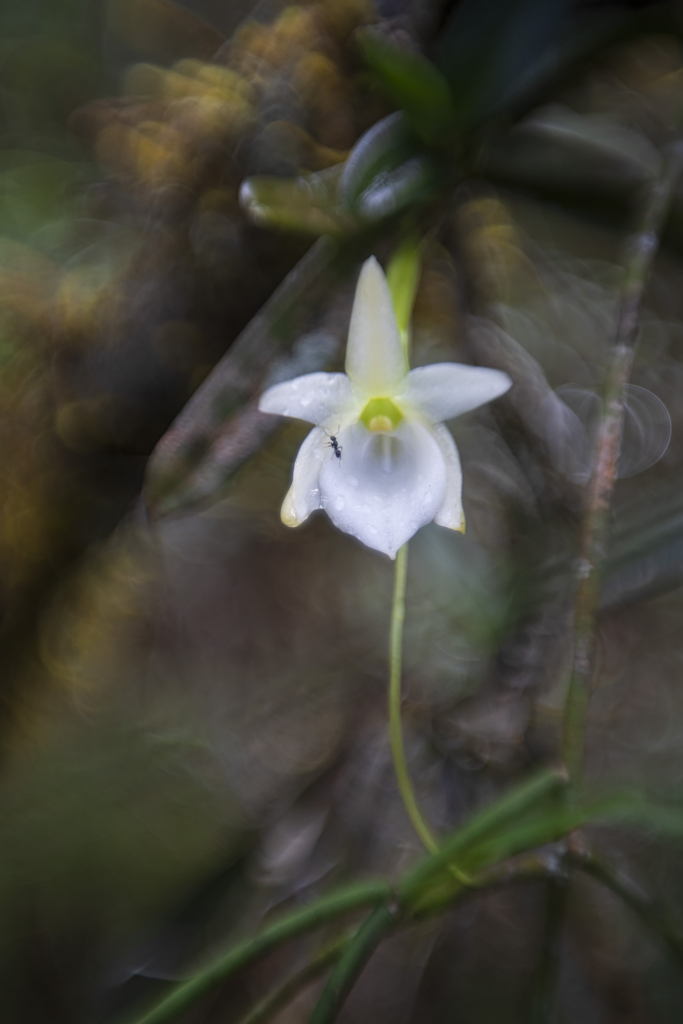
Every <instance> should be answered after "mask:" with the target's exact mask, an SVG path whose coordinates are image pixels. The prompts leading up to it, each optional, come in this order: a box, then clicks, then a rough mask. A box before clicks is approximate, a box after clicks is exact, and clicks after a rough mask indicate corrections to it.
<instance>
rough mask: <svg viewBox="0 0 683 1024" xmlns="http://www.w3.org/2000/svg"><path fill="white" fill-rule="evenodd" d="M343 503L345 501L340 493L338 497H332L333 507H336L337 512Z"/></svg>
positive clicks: (342, 506)
mask: <svg viewBox="0 0 683 1024" xmlns="http://www.w3.org/2000/svg"><path fill="white" fill-rule="evenodd" d="M345 504H346V502H345V501H344V499H343V498H342V496H341V495H340V496H339V497H338V498H335V499H334V507H335V508H336V509H337V511H338V512H341V510H342V509H343V508H344V505H345Z"/></svg>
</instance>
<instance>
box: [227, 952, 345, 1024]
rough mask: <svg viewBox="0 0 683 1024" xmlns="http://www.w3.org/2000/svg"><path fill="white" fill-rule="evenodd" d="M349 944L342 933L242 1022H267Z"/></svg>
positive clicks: (254, 1023) (263, 1023)
mask: <svg viewBox="0 0 683 1024" xmlns="http://www.w3.org/2000/svg"><path fill="white" fill-rule="evenodd" d="M348 944H349V936H348V935H342V937H341V938H337V939H335V940H334V942H332V943H330V944H329V945H328V946H325V947H323V949H322V950H320V952H319V953H318V954H317V955H316V956H314V957H313V959H312V960H309V961H308V963H307V964H304V966H303V967H302V968H301V969H300V970H298V971H297V972H296V973H295V974H292V975H291V976H290V977H289V978H287V979H286V980H285V981H284V982H283V983H282V984H281V985H280V986H279V987H278V988H276V989H275V991H274V992H271V993H269V995H267V996H266V997H265V999H262V1000H261V1001H260V1002H259V1003H257V1004H256V1006H254V1007H253V1009H251V1010H250V1011H249V1013H247V1015H246V1017H243V1018H242V1020H241V1021H240V1024H265V1022H266V1021H269V1020H271V1018H272V1017H274V1016H275V1014H276V1013H278V1012H279V1011H280V1010H281V1009H283V1007H285V1006H287V1004H288V1003H289V1002H291V1000H292V999H293V998H294V997H295V996H296V995H298V993H299V992H300V991H301V989H303V988H304V987H305V986H306V985H308V984H309V983H310V982H311V981H314V979H315V978H317V977H318V975H319V974H322V972H323V971H324V970H325V969H326V968H327V967H329V966H330V964H332V963H334V961H335V960H338V959H339V957H340V956H341V954H342V952H343V951H344V949H345V948H346V947H347V946H348Z"/></svg>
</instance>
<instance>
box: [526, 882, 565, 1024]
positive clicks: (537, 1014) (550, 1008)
mask: <svg viewBox="0 0 683 1024" xmlns="http://www.w3.org/2000/svg"><path fill="white" fill-rule="evenodd" d="M568 893H569V879H567V878H562V877H557V876H555V877H553V876H549V877H548V880H547V883H546V905H545V922H544V927H543V939H542V942H543V945H542V948H541V955H540V959H539V962H538V967H537V969H536V976H535V978H534V982H533V991H532V995H531V1013H530V1016H529V1019H530V1022H531V1024H547V1022H548V1021H552V1020H554V1019H555V1015H556V1010H557V994H558V986H559V978H560V966H561V957H562V935H563V933H564V923H565V917H566V908H567V896H568Z"/></svg>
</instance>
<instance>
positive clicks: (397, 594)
mask: <svg viewBox="0 0 683 1024" xmlns="http://www.w3.org/2000/svg"><path fill="white" fill-rule="evenodd" d="M407 569H408V545H407V544H404V545H403V547H402V548H399V551H398V554H397V555H396V573H395V576H394V599H393V602H392V606H391V631H390V634H389V735H390V739H391V756H392V760H393V762H394V773H395V775H396V781H397V783H398V790H399V793H400V794H401V799H402V800H403V806H404V807H405V809H406V812H407V814H408V817H409V818H410V821H411V823H412V825H413V828H414V829H415V831H416V832H417V834H418V836H419V837H420V839H421V840H422V842H423V843H424V845H425V847H426V848H427V849H428V850H429V852H430V853H435V852H436V850H437V849H438V843H437V842H436V840H435V839H434V836H433V835H432V832H431V829H430V828H429V826H428V825H427V823H426V822H425V820H424V818H423V817H422V814H421V812H420V808H419V807H418V804H417V800H416V799H415V793H414V791H413V785H412V782H411V781H410V775H409V774H408V762H407V761H406V753H405V749H404V746H403V724H402V721H401V666H402V661H403V623H404V621H405V615H406V575H407Z"/></svg>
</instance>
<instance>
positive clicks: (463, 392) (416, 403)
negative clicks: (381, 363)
mask: <svg viewBox="0 0 683 1024" xmlns="http://www.w3.org/2000/svg"><path fill="white" fill-rule="evenodd" d="M511 384H512V381H511V380H510V378H509V377H508V375H507V373H503V372H502V371H501V370H489V369H487V368H485V367H483V366H464V365H463V364H461V363H432V364H431V366H419V367H418V368H417V369H416V370H411V371H410V373H409V374H408V376H407V377H406V379H405V381H404V383H403V384H402V386H401V388H400V390H399V391H398V392H397V393H396V396H395V397H396V400H397V401H398V402H399V403H400V404H403V403H405V404H406V405H407V406H409V407H412V408H413V409H415V410H416V411H418V412H420V413H422V414H423V415H425V416H428V417H429V419H431V420H432V421H433V422H434V423H441V422H442V421H443V420H450V419H453V417H454V416H461V415H462V413H464V412H469V411H470V410H471V409H476V408H477V406H479V405H483V404H484V403H485V402H491V401H492V400H493V399H494V398H498V397H499V396H500V395H502V394H504V393H505V392H506V391H507V390H508V388H509V387H510V386H511Z"/></svg>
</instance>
